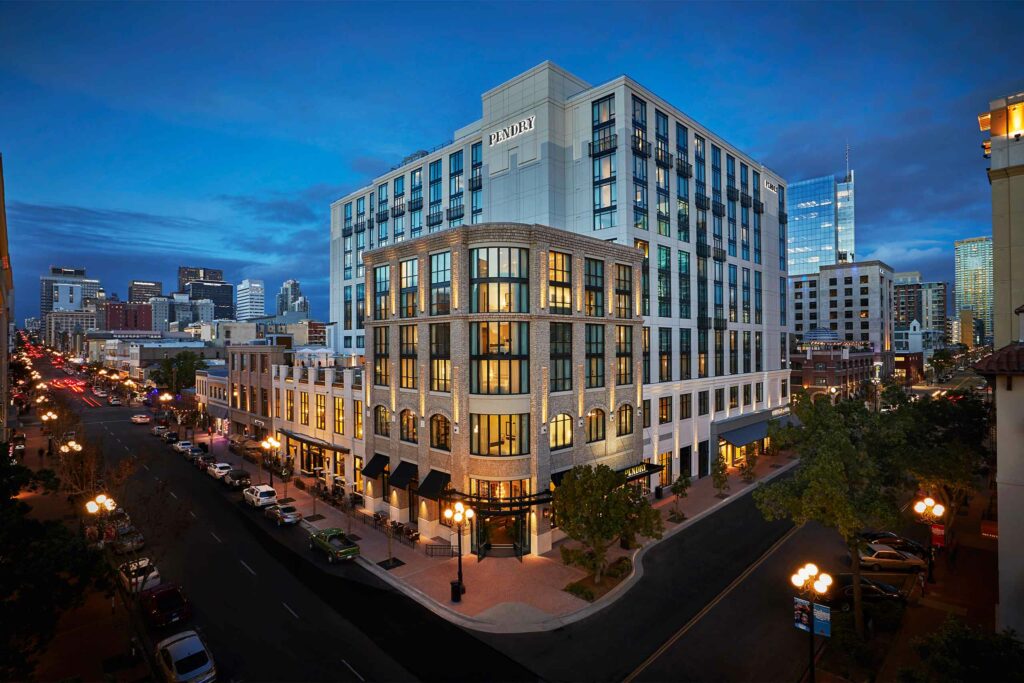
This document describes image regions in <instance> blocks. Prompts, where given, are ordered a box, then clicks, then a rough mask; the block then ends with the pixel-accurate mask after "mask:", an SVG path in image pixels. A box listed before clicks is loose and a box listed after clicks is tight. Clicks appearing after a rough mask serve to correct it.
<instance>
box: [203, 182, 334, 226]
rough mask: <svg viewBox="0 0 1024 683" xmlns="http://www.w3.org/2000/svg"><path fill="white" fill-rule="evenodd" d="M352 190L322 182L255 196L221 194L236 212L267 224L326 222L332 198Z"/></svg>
mask: <svg viewBox="0 0 1024 683" xmlns="http://www.w3.org/2000/svg"><path fill="white" fill-rule="evenodd" d="M348 192H349V189H348V187H347V186H344V185H330V184H327V183H319V184H316V185H312V186H310V187H307V188H305V189H303V190H299V191H297V192H282V191H278V190H275V191H267V192H263V193H260V194H253V195H226V194H222V195H218V196H217V197H216V199H217V200H218V201H221V202H224V203H225V204H227V205H228V206H230V207H231V208H232V209H234V210H235V211H238V212H239V213H243V214H245V215H247V216H249V217H251V218H254V219H256V220H259V221H262V222H265V223H284V224H286V225H306V224H309V223H315V222H321V223H326V222H327V221H328V220H329V214H328V212H329V207H330V204H331V202H332V201H334V200H336V199H338V198H339V197H343V196H344V195H345V194H347V193H348Z"/></svg>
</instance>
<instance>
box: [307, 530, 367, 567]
mask: <svg viewBox="0 0 1024 683" xmlns="http://www.w3.org/2000/svg"><path fill="white" fill-rule="evenodd" d="M309 549H310V550H319V551H321V552H323V553H324V554H325V555H327V562H328V563H330V564H333V563H335V562H341V561H342V560H354V559H356V557H357V556H358V555H359V546H358V545H356V544H355V543H354V542H353V541H350V540H349V539H348V537H347V536H346V535H345V532H344V531H342V530H341V529H337V528H334V529H324V530H323V531H318V532H316V533H315V534H310V535H309Z"/></svg>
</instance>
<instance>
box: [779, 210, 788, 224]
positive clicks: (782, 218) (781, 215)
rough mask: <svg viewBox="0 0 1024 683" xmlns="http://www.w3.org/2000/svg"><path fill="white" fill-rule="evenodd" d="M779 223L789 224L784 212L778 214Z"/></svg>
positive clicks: (786, 214)
mask: <svg viewBox="0 0 1024 683" xmlns="http://www.w3.org/2000/svg"><path fill="white" fill-rule="evenodd" d="M779 223H781V224H782V225H785V224H786V223H789V214H788V213H786V212H785V211H780V212H779Z"/></svg>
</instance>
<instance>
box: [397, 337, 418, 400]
mask: <svg viewBox="0 0 1024 683" xmlns="http://www.w3.org/2000/svg"><path fill="white" fill-rule="evenodd" d="M398 335H399V339H398V342H399V346H398V359H399V365H400V366H401V367H400V371H401V372H400V383H399V386H400V387H401V388H403V389H415V388H416V387H417V386H418V382H417V379H418V377H417V375H418V374H419V372H418V370H417V366H418V363H417V360H416V349H417V347H418V342H419V334H418V330H417V328H416V326H415V325H402V326H400V327H399V328H398Z"/></svg>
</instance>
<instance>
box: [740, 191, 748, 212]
mask: <svg viewBox="0 0 1024 683" xmlns="http://www.w3.org/2000/svg"><path fill="white" fill-rule="evenodd" d="M740 206H745V207H747V208H748V209H749V208H750V195H749V194H747V193H746V192H740Z"/></svg>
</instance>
